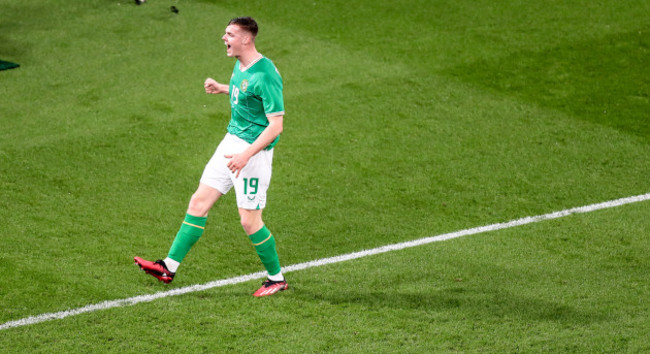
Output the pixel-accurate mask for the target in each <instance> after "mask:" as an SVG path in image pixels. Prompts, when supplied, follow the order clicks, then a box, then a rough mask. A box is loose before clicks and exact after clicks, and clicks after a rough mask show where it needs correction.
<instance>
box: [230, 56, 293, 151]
mask: <svg viewBox="0 0 650 354" xmlns="http://www.w3.org/2000/svg"><path fill="white" fill-rule="evenodd" d="M239 64H240V63H239V60H238V61H237V62H236V63H235V69H234V70H233V73H232V77H231V78H230V107H231V110H230V111H231V114H230V123H229V124H228V132H229V133H230V134H233V135H236V136H238V137H240V138H242V139H244V140H245V141H247V142H248V143H251V144H252V143H253V142H254V141H255V139H257V137H258V136H259V135H260V134H262V131H263V130H264V129H265V128H266V127H267V126H268V125H269V120H268V118H267V117H273V116H278V115H284V99H283V96H282V77H281V76H280V72H278V69H276V68H275V65H273V62H272V61H271V60H270V59H268V58H266V57H262V58H261V59H259V60H258V61H257V62H255V63H253V64H252V65H251V66H249V67H248V68H245V69H244V71H241V69H240V65H239ZM279 139H280V137H279V136H278V137H277V138H276V139H275V140H274V141H273V142H272V143H271V144H270V145H269V146H267V147H266V149H271V148H272V147H273V146H275V144H277V142H278V140H279Z"/></svg>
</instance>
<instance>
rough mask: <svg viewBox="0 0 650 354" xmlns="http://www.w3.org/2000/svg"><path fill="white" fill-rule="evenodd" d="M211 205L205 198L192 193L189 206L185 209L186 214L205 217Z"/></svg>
mask: <svg viewBox="0 0 650 354" xmlns="http://www.w3.org/2000/svg"><path fill="white" fill-rule="evenodd" d="M211 207H212V204H211V203H210V201H209V200H207V198H204V197H202V196H201V195H199V194H197V193H194V195H192V198H191V199H190V205H189V206H188V207H187V213H188V214H190V215H194V216H199V217H205V216H207V215H208V212H209V211H210V208H211Z"/></svg>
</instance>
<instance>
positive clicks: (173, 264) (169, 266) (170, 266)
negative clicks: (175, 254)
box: [163, 257, 181, 273]
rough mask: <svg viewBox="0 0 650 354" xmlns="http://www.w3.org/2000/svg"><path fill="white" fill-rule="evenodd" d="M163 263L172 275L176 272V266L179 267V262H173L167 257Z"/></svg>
mask: <svg viewBox="0 0 650 354" xmlns="http://www.w3.org/2000/svg"><path fill="white" fill-rule="evenodd" d="M163 262H165V266H167V269H169V271H170V272H172V273H176V271H177V270H178V266H180V265H181V263H180V262H176V261H175V260H173V259H171V258H169V257H167V258H165V260H164V261H163Z"/></svg>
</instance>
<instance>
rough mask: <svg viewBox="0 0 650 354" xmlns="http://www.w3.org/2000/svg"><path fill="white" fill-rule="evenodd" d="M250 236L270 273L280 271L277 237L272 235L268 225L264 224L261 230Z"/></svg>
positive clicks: (273, 273)
mask: <svg viewBox="0 0 650 354" xmlns="http://www.w3.org/2000/svg"><path fill="white" fill-rule="evenodd" d="M248 237H249V238H250V239H251V242H252V243H253V246H255V250H256V251H257V255H258V256H260V260H261V261H262V264H264V268H266V271H267V272H269V275H276V274H278V273H280V258H279V257H278V251H277V250H276V249H275V238H274V237H273V235H271V231H269V229H267V228H266V226H263V227H262V228H261V229H260V230H259V231H257V232H256V233H254V234H252V235H249V236H248Z"/></svg>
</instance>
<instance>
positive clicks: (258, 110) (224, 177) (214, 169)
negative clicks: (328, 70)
mask: <svg viewBox="0 0 650 354" xmlns="http://www.w3.org/2000/svg"><path fill="white" fill-rule="evenodd" d="M257 31H258V26H257V23H256V22H255V20H253V19H252V18H250V17H238V18H234V19H232V20H230V22H229V23H228V26H227V27H226V33H225V35H224V36H223V37H222V39H223V41H224V43H225V45H226V53H227V55H228V56H229V57H234V58H236V59H237V61H236V63H235V68H234V70H233V73H232V77H231V78H230V85H225V84H221V83H219V82H217V81H215V80H213V79H211V78H208V79H206V80H205V83H204V87H205V92H206V93H209V94H229V95H230V105H231V118H230V123H229V124H228V128H227V131H228V132H227V134H226V136H225V137H224V138H223V140H222V141H221V143H220V144H219V146H218V147H217V150H216V152H215V153H214V155H213V156H212V158H211V159H210V161H209V162H208V164H207V165H206V166H205V169H204V171H203V175H202V176H201V180H200V183H199V186H198V188H197V190H196V192H195V193H194V195H192V198H191V199H190V203H189V206H188V209H187V214H186V216H185V220H184V221H183V223H182V224H181V227H180V230H179V231H178V233H177V234H176V238H175V239H174V242H173V243H172V245H171V248H170V250H169V253H168V255H167V258H165V259H164V260H157V261H155V262H151V261H147V260H144V259H142V258H140V257H135V258H134V260H135V263H136V264H137V265H138V266H140V268H141V269H142V270H144V271H145V272H146V273H147V274H150V275H152V276H154V277H156V278H158V279H159V280H161V281H163V282H165V283H170V282H171V281H172V280H173V279H174V275H175V274H176V271H177V269H178V267H179V265H180V263H181V262H182V261H183V258H184V257H185V255H186V254H187V253H188V252H189V250H190V248H191V247H192V246H193V245H194V244H195V243H196V241H198V239H199V238H200V237H201V235H202V234H203V230H204V229H205V224H206V220H207V216H208V211H209V210H210V208H212V206H213V205H214V203H215V202H216V201H217V200H218V199H219V197H221V196H222V195H223V194H226V193H228V191H229V190H230V189H231V188H232V187H234V188H235V194H236V195H237V207H238V209H239V216H240V221H241V225H242V226H243V228H244V231H245V232H246V234H248V237H249V238H250V240H251V242H252V244H253V246H254V247H255V250H256V251H257V254H258V255H259V257H260V260H261V261H262V264H263V265H264V267H265V268H266V271H267V272H268V277H267V279H266V280H265V281H264V282H263V283H262V287H261V288H260V289H259V290H257V291H256V292H255V293H254V294H253V295H254V296H267V295H272V294H275V293H277V292H278V291H282V290H286V289H287V288H288V284H287V282H286V280H285V279H284V276H283V275H282V272H281V268H280V261H279V258H278V253H277V251H276V246H275V239H274V237H273V235H272V234H271V232H270V231H269V229H267V228H266V226H265V225H264V222H263V221H262V210H263V209H264V207H265V205H266V192H267V189H268V187H269V183H270V181H271V165H272V161H273V147H274V146H275V144H277V142H278V139H279V138H280V133H281V132H282V128H283V124H282V121H283V117H284V100H283V94H282V77H281V76H280V73H279V72H278V70H277V69H276V67H275V65H274V64H273V62H271V60H269V59H268V58H266V57H265V56H263V55H262V54H260V53H259V52H258V51H257V49H256V48H255V37H256V36H257Z"/></svg>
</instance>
